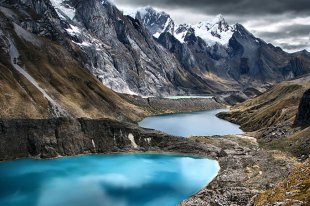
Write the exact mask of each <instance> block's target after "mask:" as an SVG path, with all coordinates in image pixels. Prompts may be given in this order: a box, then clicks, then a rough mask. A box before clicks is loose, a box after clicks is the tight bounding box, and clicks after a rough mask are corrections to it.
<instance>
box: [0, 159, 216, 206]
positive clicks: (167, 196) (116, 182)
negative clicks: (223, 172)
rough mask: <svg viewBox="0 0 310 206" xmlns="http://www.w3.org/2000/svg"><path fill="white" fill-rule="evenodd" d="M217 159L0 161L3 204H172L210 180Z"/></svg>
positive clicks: (30, 205) (1, 202)
mask: <svg viewBox="0 0 310 206" xmlns="http://www.w3.org/2000/svg"><path fill="white" fill-rule="evenodd" d="M218 171H219V166H218V163H217V161H215V160H210V159H206V158H198V157H189V156H182V155H163V154H119V155H87V156H79V157H66V158H60V159H53V160H31V159H25V160H16V161H9V162H2V163H0V205H3V206H158V205H163V206H173V205H176V204H177V203H179V202H181V201H182V200H184V199H186V198H188V197H190V196H191V195H193V194H194V193H196V192H198V191H199V190H200V189H202V188H203V187H204V186H206V185H207V184H208V183H209V182H210V181H211V180H212V179H213V178H214V177H215V176H216V175H217V173H218Z"/></svg>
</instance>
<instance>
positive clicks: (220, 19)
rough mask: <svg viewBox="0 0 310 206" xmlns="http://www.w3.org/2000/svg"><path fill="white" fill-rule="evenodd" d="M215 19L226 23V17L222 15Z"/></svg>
mask: <svg viewBox="0 0 310 206" xmlns="http://www.w3.org/2000/svg"><path fill="white" fill-rule="evenodd" d="M215 19H217V20H218V21H225V19H224V16H223V15H222V14H218V15H216V16H215Z"/></svg>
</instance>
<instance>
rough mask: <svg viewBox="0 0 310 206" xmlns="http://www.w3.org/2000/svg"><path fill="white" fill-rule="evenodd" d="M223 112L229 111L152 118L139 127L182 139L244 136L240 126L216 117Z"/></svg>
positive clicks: (143, 121)
mask: <svg viewBox="0 0 310 206" xmlns="http://www.w3.org/2000/svg"><path fill="white" fill-rule="evenodd" d="M223 111H227V110H225V109H216V110H209V111H201V112H188V113H178V114H165V115H158V116H151V117H147V118H145V119H144V120H142V121H141V122H139V126H141V127H144V128H150V129H156V130H159V131H162V132H165V133H167V134H171V135H176V136H182V137H189V136H212V135H228V134H242V133H243V131H242V130H241V129H240V128H239V125H236V124H233V123H231V122H228V121H226V120H223V119H220V118H218V117H216V114H217V113H219V112H223Z"/></svg>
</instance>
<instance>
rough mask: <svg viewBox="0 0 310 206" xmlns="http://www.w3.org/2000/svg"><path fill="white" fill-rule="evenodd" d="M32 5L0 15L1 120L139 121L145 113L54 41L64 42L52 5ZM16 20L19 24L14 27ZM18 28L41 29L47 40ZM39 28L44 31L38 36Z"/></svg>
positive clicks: (13, 8) (9, 10)
mask: <svg viewBox="0 0 310 206" xmlns="http://www.w3.org/2000/svg"><path fill="white" fill-rule="evenodd" d="M34 2H37V3H36V4H30V6H29V7H28V9H24V8H23V6H22V4H21V5H15V6H16V7H11V8H4V7H1V10H0V11H1V12H0V54H1V59H0V91H1V92H0V108H1V114H0V116H1V118H50V117H58V116H72V117H88V118H111V119H118V120H125V119H126V120H135V119H138V118H140V117H141V115H143V113H144V111H143V110H141V109H140V108H138V107H136V106H135V105H133V104H130V103H128V102H127V101H126V100H124V99H123V98H121V97H120V96H118V95H117V94H116V93H114V92H113V91H112V90H110V89H108V88H106V87H105V86H104V85H103V84H102V83H101V82H100V81H98V80H97V79H96V78H94V76H93V75H92V74H91V73H90V72H89V71H88V70H87V69H85V68H84V67H83V65H81V63H79V62H78V61H77V60H76V59H75V58H73V57H72V56H71V54H70V53H69V52H68V51H67V50H66V49H65V48H64V47H63V46H62V45H59V44H57V42H56V41H51V40H50V39H52V38H53V35H55V38H62V37H63V36H62V35H61V34H60V35H57V36H56V33H54V30H53V27H50V26H49V24H50V22H57V21H58V22H60V19H57V18H54V17H53V16H52V15H53V14H54V10H49V9H48V8H49V6H50V5H49V4H47V3H44V2H43V1H40V2H38V1H34ZM32 6H33V7H32ZM40 10H41V11H42V13H40ZM17 19H19V20H21V22H19V21H16V23H14V21H15V20H17ZM34 19H35V20H36V21H34ZM17 23H19V24H20V25H23V26H24V27H26V28H28V26H29V27H30V26H31V27H32V28H33V29H38V33H40V34H41V35H42V36H45V37H39V36H38V35H34V34H32V33H30V32H28V31H26V30H25V29H23V28H22V27H21V26H19V25H18V24H17ZM40 24H42V25H44V28H45V29H44V30H41V31H39V30H40V29H43V27H42V26H41V25H40ZM55 32H56V31H55ZM62 40H63V41H64V42H65V41H66V39H65V38H64V39H62ZM64 44H68V42H65V43H64Z"/></svg>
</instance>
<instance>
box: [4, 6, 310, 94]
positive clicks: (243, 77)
mask: <svg viewBox="0 0 310 206" xmlns="http://www.w3.org/2000/svg"><path fill="white" fill-rule="evenodd" d="M0 15H1V25H0V31H1V33H0V35H1V36H0V39H1V56H3V57H7V58H2V59H1V64H2V66H6V67H11V63H10V61H8V59H11V60H12V61H13V60H14V61H16V60H17V61H18V63H19V65H20V66H21V65H23V66H22V68H24V69H26V70H28V69H29V73H31V70H33V68H36V67H37V68H40V69H38V71H40V72H43V69H41V68H42V65H40V64H43V63H42V62H40V61H39V60H38V61H34V59H40V60H42V59H41V58H39V56H41V55H45V56H46V59H47V60H48V62H44V64H47V63H49V64H52V65H50V67H49V68H53V66H59V68H63V67H64V66H67V67H70V64H68V63H67V61H66V60H70V61H73V62H74V63H75V64H77V65H79V67H80V68H81V69H83V70H85V71H84V72H90V73H91V74H92V75H93V76H94V77H95V78H96V79H97V80H99V81H100V82H102V83H103V85H105V86H107V87H108V88H110V89H112V90H114V91H116V92H120V93H127V94H138V95H144V96H153V95H155V96H158V95H176V94H211V93H218V92H230V91H244V90H246V89H248V88H255V89H258V90H265V88H267V87H269V86H270V85H272V84H274V83H276V82H279V81H282V80H285V79H291V78H295V77H298V76H301V75H304V74H306V73H308V72H309V71H310V54H309V52H307V51H301V52H297V53H293V54H289V53H286V52H285V51H283V50H282V49H281V48H279V47H275V46H273V45H271V44H268V43H266V42H264V41H263V40H261V39H259V38H256V37H255V36H254V35H253V34H251V33H250V32H249V31H248V30H246V29H245V28H244V27H243V26H242V25H241V24H235V25H229V24H228V23H227V22H226V21H225V19H224V17H223V16H222V15H218V16H217V17H216V18H215V19H213V20H210V21H201V22H200V23H197V24H196V25H189V24H182V25H176V24H175V23H174V21H173V19H172V18H171V17H170V16H169V15H168V14H166V13H165V12H158V11H156V10H154V9H153V8H151V7H146V8H142V9H138V10H137V11H135V12H133V13H130V15H124V14H123V12H121V11H120V10H118V9H117V7H116V6H115V5H114V4H112V3H110V1H107V0H103V1H99V0H89V1H83V0H82V1H81V0H50V1H49V0H45V1H43V0H38V1H34V0H11V1H8V0H2V1H1V7H0ZM42 42H43V43H42ZM53 47H56V48H57V49H58V50H61V51H62V52H65V53H66V56H59V55H58V54H61V53H60V52H58V51H57V52H56V51H55V50H53V51H51V48H53ZM10 48H11V49H10ZM46 48H49V49H46ZM12 49H13V50H14V52H15V53H14V54H12V52H13V51H12ZM23 49H24V50H25V51H24V52H27V53H28V51H27V50H31V49H32V50H35V51H36V52H39V51H40V50H41V51H44V52H39V54H37V55H35V54H32V55H30V54H28V55H22V54H21V53H22V52H21V50H23ZM16 52H17V53H16ZM18 54H19V55H18ZM53 56H54V58H52V57H53ZM27 61H28V62H29V65H26V64H27ZM28 67H29V68H28ZM15 68H17V67H16V66H15ZM74 68H76V66H75V67H74ZM69 70H70V69H69ZM69 70H68V73H71V74H74V72H73V71H69ZM56 73H57V75H60V74H59V71H57V72H56ZM32 77H33V78H34V79H36V80H37V81H39V78H40V77H39V76H32ZM52 87H54V88H55V85H52Z"/></svg>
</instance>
